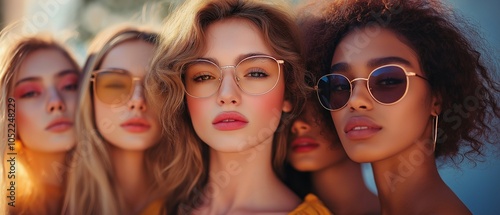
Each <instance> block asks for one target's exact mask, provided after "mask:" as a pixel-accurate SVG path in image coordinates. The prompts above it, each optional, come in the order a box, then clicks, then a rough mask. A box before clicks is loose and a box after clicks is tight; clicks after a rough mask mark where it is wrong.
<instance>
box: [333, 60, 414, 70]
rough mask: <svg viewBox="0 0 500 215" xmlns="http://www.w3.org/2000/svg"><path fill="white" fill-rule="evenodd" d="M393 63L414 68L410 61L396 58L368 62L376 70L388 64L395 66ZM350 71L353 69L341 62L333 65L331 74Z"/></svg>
mask: <svg viewBox="0 0 500 215" xmlns="http://www.w3.org/2000/svg"><path fill="white" fill-rule="evenodd" d="M393 63H394V64H403V65H405V66H409V67H412V64H411V63H410V61H408V60H406V59H404V58H401V57H395V56H390V57H382V58H375V59H371V60H370V61H368V64H367V66H368V67H370V68H376V67H380V66H383V65H387V64H393ZM350 69H351V66H350V65H349V64H347V63H345V62H340V63H336V64H333V65H332V66H331V68H330V73H335V72H346V71H349V70H350Z"/></svg>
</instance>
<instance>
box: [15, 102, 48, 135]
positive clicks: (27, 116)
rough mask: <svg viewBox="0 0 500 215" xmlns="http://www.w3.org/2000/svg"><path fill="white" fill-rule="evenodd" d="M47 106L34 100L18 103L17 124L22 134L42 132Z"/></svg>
mask: <svg viewBox="0 0 500 215" xmlns="http://www.w3.org/2000/svg"><path fill="white" fill-rule="evenodd" d="M44 108H45V106H41V105H40V104H37V103H32V102H17V103H16V126H17V131H18V133H19V135H20V136H22V135H26V134H27V133H38V132H41V131H42V129H44V128H43V126H41V124H43V122H44V120H43V117H42V116H43V113H42V111H44Z"/></svg>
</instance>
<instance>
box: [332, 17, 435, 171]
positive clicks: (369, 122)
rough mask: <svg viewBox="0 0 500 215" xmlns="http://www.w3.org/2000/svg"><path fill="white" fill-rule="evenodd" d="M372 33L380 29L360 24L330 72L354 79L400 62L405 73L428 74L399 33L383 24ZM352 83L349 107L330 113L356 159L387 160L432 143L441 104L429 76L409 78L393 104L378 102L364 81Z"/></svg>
mask: <svg viewBox="0 0 500 215" xmlns="http://www.w3.org/2000/svg"><path fill="white" fill-rule="evenodd" d="M367 32H370V33H367ZM373 32H377V29H376V28H375V27H373V28H372V27H368V28H361V29H360V30H356V31H353V32H351V33H349V34H348V35H347V36H346V37H344V38H343V39H342V40H341V42H340V44H339V45H338V47H337V48H336V50H335V53H334V56H333V59H332V68H331V72H332V73H338V74H343V75H345V76H347V77H348V78H349V80H352V79H354V78H367V77H368V75H369V74H370V72H372V71H373V70H374V69H375V68H377V67H380V66H383V65H387V64H397V65H400V66H402V67H403V68H405V69H406V71H407V72H414V73H416V74H418V75H421V76H425V75H424V73H423V71H421V69H420V68H421V67H420V64H419V61H418V58H417V55H416V54H415V52H414V51H413V50H412V49H411V48H410V47H409V46H408V45H406V44H405V43H404V42H402V41H401V40H400V39H399V37H398V36H397V35H396V34H395V33H393V32H392V31H390V30H387V29H382V28H378V33H377V34H375V36H373V35H374V34H373ZM368 35H371V37H370V36H368ZM352 85H353V87H354V89H353V90H352V93H351V97H350V99H349V101H348V103H347V106H346V107H344V108H343V109H341V110H338V111H332V112H331V116H332V119H333V121H334V122H335V125H336V129H337V132H338V135H339V137H340V140H341V142H342V144H343V146H344V148H345V150H346V152H347V154H348V155H349V157H350V158H351V159H352V160H354V161H357V162H374V161H378V160H383V159H386V158H390V157H393V156H395V155H397V154H400V153H401V152H403V151H405V150H410V147H411V146H413V145H415V143H422V142H423V141H429V139H430V137H431V120H430V119H431V113H434V112H437V111H438V108H439V105H438V103H437V100H436V99H435V98H434V97H433V96H431V91H430V87H429V84H428V83H427V81H426V80H425V79H422V78H419V77H415V76H412V77H409V80H408V92H407V94H406V96H405V97H404V98H403V99H402V100H400V101H399V102H397V103H395V104H392V105H384V104H380V103H377V102H376V101H375V100H374V99H373V98H372V97H371V96H370V93H369V92H368V89H367V87H366V81H365V80H359V81H355V82H353V83H352Z"/></svg>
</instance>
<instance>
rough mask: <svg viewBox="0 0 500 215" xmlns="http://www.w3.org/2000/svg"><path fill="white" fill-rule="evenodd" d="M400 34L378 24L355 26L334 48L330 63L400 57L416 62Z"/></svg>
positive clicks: (415, 57)
mask: <svg viewBox="0 0 500 215" xmlns="http://www.w3.org/2000/svg"><path fill="white" fill-rule="evenodd" d="M403 40H404V39H403V38H402V37H401V36H398V35H397V34H396V33H394V32H393V31H392V30H389V29H385V28H382V27H380V26H369V27H363V28H357V29H355V30H353V31H351V32H350V33H348V34H347V35H346V36H345V37H344V38H343V39H342V40H341V42H340V43H339V45H338V46H337V48H336V49H335V52H334V56H333V59H332V64H334V63H338V62H345V63H348V64H357V65H365V64H366V63H367V62H369V61H370V60H372V59H376V58H383V57H400V58H403V59H406V60H408V61H409V62H410V63H411V64H412V65H419V64H418V57H417V54H416V53H415V51H414V50H413V49H412V48H411V47H410V46H409V45H407V43H406V42H405V41H403Z"/></svg>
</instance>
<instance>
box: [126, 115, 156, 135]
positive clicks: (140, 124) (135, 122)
mask: <svg viewBox="0 0 500 215" xmlns="http://www.w3.org/2000/svg"><path fill="white" fill-rule="evenodd" d="M120 126H121V127H122V128H124V129H125V130H126V131H128V132H132V133H141V132H145V131H148V130H149V129H150V128H151V125H150V124H149V122H148V121H146V120H145V119H144V118H140V117H137V118H131V119H129V120H127V121H125V122H124V123H122V124H121V125H120Z"/></svg>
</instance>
